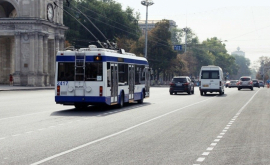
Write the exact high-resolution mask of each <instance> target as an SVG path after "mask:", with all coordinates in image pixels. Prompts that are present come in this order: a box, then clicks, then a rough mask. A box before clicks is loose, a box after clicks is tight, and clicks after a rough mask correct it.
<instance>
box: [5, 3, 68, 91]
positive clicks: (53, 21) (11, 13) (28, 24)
mask: <svg viewBox="0 0 270 165" xmlns="http://www.w3.org/2000/svg"><path fill="white" fill-rule="evenodd" d="M54 2H55V3H56V4H57V5H59V7H56V6H55V4H54ZM63 3H64V0H0V68H1V70H0V84H8V83H9V78H8V77H9V74H12V75H13V77H14V85H23V86H49V85H54V83H55V82H54V75H55V55H56V52H57V51H58V50H64V42H65V36H64V34H65V31H66V30H67V27H65V26H64V24H63V10H62V9H61V8H63Z"/></svg>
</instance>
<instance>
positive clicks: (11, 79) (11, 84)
mask: <svg viewBox="0 0 270 165" xmlns="http://www.w3.org/2000/svg"><path fill="white" fill-rule="evenodd" d="M9 86H13V76H12V74H10V75H9Z"/></svg>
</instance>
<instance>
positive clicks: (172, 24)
mask: <svg viewBox="0 0 270 165" xmlns="http://www.w3.org/2000/svg"><path fill="white" fill-rule="evenodd" d="M161 21H162V20H148V21H147V31H150V30H152V29H154V28H155V26H156V23H158V22H161ZM168 21H169V23H170V30H171V29H172V28H176V27H177V25H176V22H175V21H173V20H168ZM138 24H139V27H140V29H141V30H142V34H143V35H145V31H146V30H145V29H146V25H145V20H139V21H138Z"/></svg>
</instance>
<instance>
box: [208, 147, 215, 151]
mask: <svg viewBox="0 0 270 165" xmlns="http://www.w3.org/2000/svg"><path fill="white" fill-rule="evenodd" d="M213 149H214V147H208V148H207V149H206V150H207V151H212V150H213Z"/></svg>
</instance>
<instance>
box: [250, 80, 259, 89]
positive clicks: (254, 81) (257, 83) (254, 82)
mask: <svg viewBox="0 0 270 165" xmlns="http://www.w3.org/2000/svg"><path fill="white" fill-rule="evenodd" d="M252 83H253V87H258V88H260V84H259V80H257V79H253V80H252Z"/></svg>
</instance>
